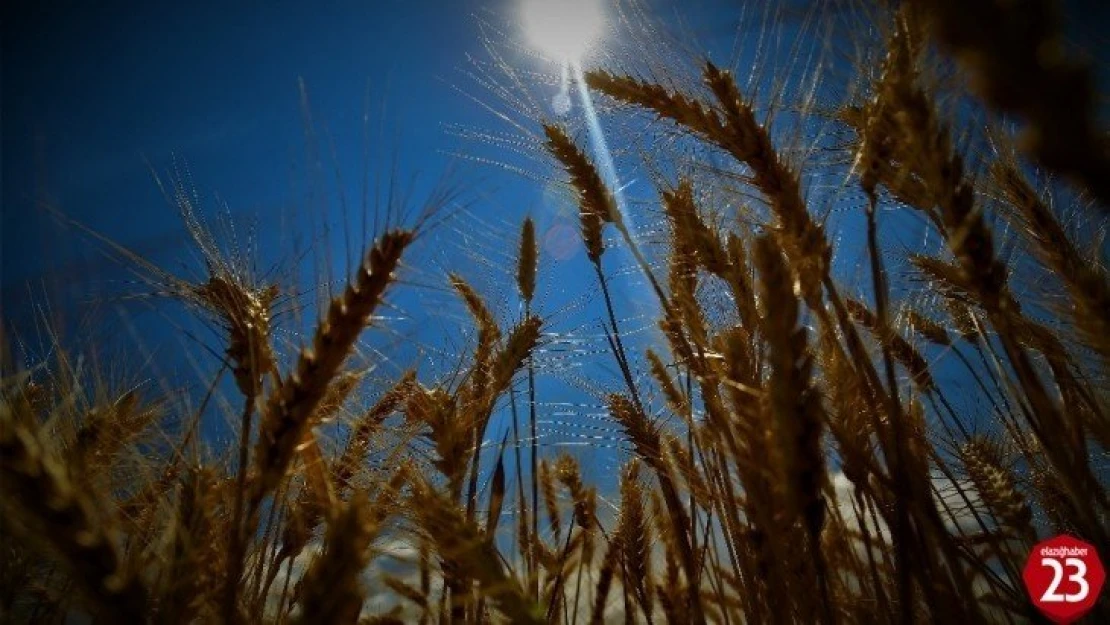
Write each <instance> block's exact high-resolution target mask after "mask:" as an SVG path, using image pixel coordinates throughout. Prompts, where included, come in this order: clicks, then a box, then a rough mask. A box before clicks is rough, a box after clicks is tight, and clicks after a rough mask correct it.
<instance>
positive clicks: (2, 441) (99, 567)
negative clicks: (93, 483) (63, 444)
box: [0, 401, 151, 623]
mask: <svg viewBox="0 0 1110 625" xmlns="http://www.w3.org/2000/svg"><path fill="white" fill-rule="evenodd" d="M0 477H3V480H2V481H3V484H4V488H3V491H4V492H3V502H4V509H5V512H6V513H11V514H13V515H15V516H16V517H17V518H18V519H19V521H20V523H19V527H21V528H22V529H23V531H25V532H26V533H27V535H28V537H29V538H31V539H32V540H34V541H36V542H39V543H41V544H43V545H45V546H47V547H48V548H49V549H50V550H52V551H53V552H54V553H55V554H56V555H57V556H58V558H59V560H60V562H61V564H62V565H63V566H64V567H65V568H66V569H68V571H69V572H70V574H71V580H72V581H73V582H74V583H75V584H77V586H78V588H80V589H81V591H82V593H83V594H84V597H85V600H86V601H87V602H88V605H89V606H90V608H91V612H92V614H93V615H95V616H97V617H98V618H106V619H109V620H112V621H114V622H120V623H143V622H146V619H147V618H148V617H149V615H150V614H151V612H150V609H151V602H150V593H149V591H148V589H147V587H146V584H145V583H144V581H143V580H142V579H141V578H139V577H138V576H136V575H135V574H134V572H133V571H131V570H129V568H128V566H127V563H126V561H125V559H124V555H123V553H122V550H121V549H120V546H119V544H118V538H119V536H118V529H117V528H116V527H115V526H114V525H113V523H112V517H111V516H110V515H106V514H104V513H103V512H101V511H99V510H97V509H96V507H95V505H94V499H92V498H91V497H90V493H87V492H84V491H82V490H79V489H77V488H75V487H74V485H73V484H72V483H71V482H70V480H69V478H68V476H67V475H66V472H65V471H64V469H63V468H62V467H61V466H60V465H59V464H58V463H57V462H55V461H54V460H53V459H51V458H49V457H47V456H46V455H45V454H44V453H43V449H42V447H41V445H40V444H39V442H38V440H37V437H36V434H35V432H33V431H31V430H29V429H28V428H27V427H25V426H24V425H21V424H19V423H17V422H16V419H15V417H14V415H12V413H11V405H10V404H8V403H7V401H4V402H3V403H0Z"/></svg>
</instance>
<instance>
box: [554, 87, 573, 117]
mask: <svg viewBox="0 0 1110 625" xmlns="http://www.w3.org/2000/svg"><path fill="white" fill-rule="evenodd" d="M551 109H552V110H553V111H554V112H555V114H556V115H558V116H559V117H565V116H566V114H567V113H569V112H570V94H568V93H566V92H560V93H557V94H555V97H553V98H551Z"/></svg>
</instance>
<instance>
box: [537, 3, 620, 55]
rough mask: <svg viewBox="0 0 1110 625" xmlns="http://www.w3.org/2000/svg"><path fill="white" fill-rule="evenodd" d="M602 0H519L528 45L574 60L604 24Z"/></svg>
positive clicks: (593, 40) (586, 48)
mask: <svg viewBox="0 0 1110 625" xmlns="http://www.w3.org/2000/svg"><path fill="white" fill-rule="evenodd" d="M602 1H603V0H521V18H522V20H523V22H524V31H525V33H527V35H528V39H529V41H530V42H531V44H532V45H534V46H536V48H537V49H539V50H540V51H541V52H543V53H544V54H546V55H549V56H551V57H553V58H554V59H556V60H559V61H562V62H564V63H577V62H579V61H581V60H582V57H584V56H585V55H586V53H587V52H588V51H589V50H590V47H591V46H592V45H593V44H594V43H595V42H596V41H597V39H598V38H599V37H600V36H601V32H602V29H603V28H604V27H605V12H604V11H603V10H602V8H601V3H602Z"/></svg>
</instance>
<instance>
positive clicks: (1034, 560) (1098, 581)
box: [1022, 534, 1106, 625]
mask: <svg viewBox="0 0 1110 625" xmlns="http://www.w3.org/2000/svg"><path fill="white" fill-rule="evenodd" d="M1022 578H1023V579H1024V580H1025V589H1026V591H1028V593H1029V599H1030V600H1032V601H1033V605H1035V606H1037V609H1038V610H1040V611H1041V612H1042V613H1043V614H1044V615H1045V616H1047V617H1048V618H1049V619H1050V620H1052V621H1053V622H1055V623H1060V624H1061V625H1065V624H1066V623H1071V622H1074V621H1076V620H1078V619H1080V618H1083V616H1084V615H1085V614H1087V612H1090V611H1091V609H1092V608H1094V607H1095V602H1096V601H1097V600H1098V596H1099V593H1101V592H1102V584H1103V582H1105V581H1106V571H1105V570H1104V569H1103V568H1102V561H1101V560H1099V557H1098V552H1097V551H1095V548H1094V547H1093V546H1091V545H1090V544H1089V543H1085V542H1083V541H1082V540H1079V539H1078V538H1075V537H1074V536H1068V535H1067V534H1061V535H1059V536H1056V537H1054V538H1050V539H1048V540H1046V541H1043V542H1040V543H1037V544H1036V546H1034V547H1033V551H1032V552H1030V553H1029V560H1028V561H1026V563H1025V571H1024V572H1023V573H1022Z"/></svg>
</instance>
